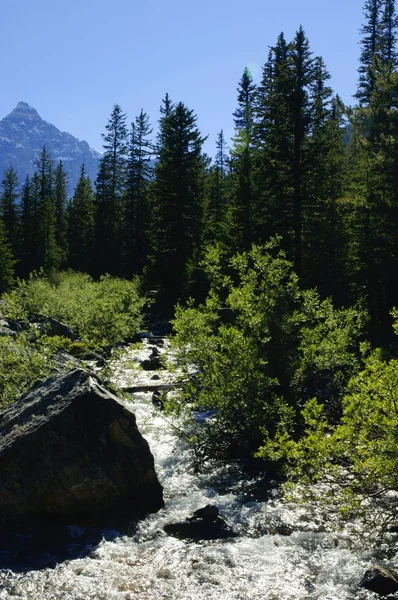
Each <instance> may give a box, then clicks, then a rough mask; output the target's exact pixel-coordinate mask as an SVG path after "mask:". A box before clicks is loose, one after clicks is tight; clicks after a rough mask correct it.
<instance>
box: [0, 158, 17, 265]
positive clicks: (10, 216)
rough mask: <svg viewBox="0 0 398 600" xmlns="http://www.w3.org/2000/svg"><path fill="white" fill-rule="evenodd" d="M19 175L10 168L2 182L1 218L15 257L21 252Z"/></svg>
mask: <svg viewBox="0 0 398 600" xmlns="http://www.w3.org/2000/svg"><path fill="white" fill-rule="evenodd" d="M18 188H19V181H18V174H17V172H16V170H15V169H14V167H10V168H9V169H7V170H6V172H5V173H4V178H3V181H2V191H1V194H0V216H1V217H2V218H3V224H4V227H5V230H6V234H7V237H8V240H9V242H10V244H11V249H12V252H13V255H14V257H16V256H17V254H18V250H19V240H20V232H19V219H18V207H17V200H18V198H19V190H18Z"/></svg>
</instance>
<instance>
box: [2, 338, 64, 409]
mask: <svg viewBox="0 0 398 600" xmlns="http://www.w3.org/2000/svg"><path fill="white" fill-rule="evenodd" d="M58 348H59V341H58V340H54V339H53V338H48V337H46V336H42V337H38V338H37V337H36V336H33V335H32V332H30V333H27V332H22V333H20V334H19V335H18V336H16V337H13V336H9V335H5V336H3V337H0V408H3V407H4V406H6V405H7V404H10V403H11V402H14V400H16V399H17V398H19V396H21V394H23V393H24V392H26V391H27V390H29V389H30V388H31V387H32V386H33V385H34V383H35V382H36V381H38V380H39V379H42V378H44V377H47V376H48V375H49V374H50V372H51V369H52V367H53V362H52V357H53V355H54V353H55V352H56V350H58Z"/></svg>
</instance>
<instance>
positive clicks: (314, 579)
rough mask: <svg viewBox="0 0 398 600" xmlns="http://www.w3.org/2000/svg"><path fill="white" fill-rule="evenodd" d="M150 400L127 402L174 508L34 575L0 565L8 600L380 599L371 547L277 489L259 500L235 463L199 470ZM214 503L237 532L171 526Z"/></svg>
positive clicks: (1, 599)
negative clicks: (334, 529) (170, 530)
mask: <svg viewBox="0 0 398 600" xmlns="http://www.w3.org/2000/svg"><path fill="white" fill-rule="evenodd" d="M150 399H151V394H148V393H141V394H134V396H133V397H132V402H129V403H128V405H129V406H130V408H131V409H132V410H133V411H134V412H135V414H136V416H137V421H138V423H139V426H140V429H141V431H142V433H143V434H144V436H145V437H146V439H147V440H148V442H149V444H150V447H151V450H152V453H153V454H154V457H155V463H156V470H157V473H158V477H159V479H160V481H161V483H162V485H163V486H164V495H165V504H166V505H165V508H164V509H162V510H161V511H159V512H158V513H157V514H155V515H150V516H149V517H147V518H146V519H145V520H143V521H142V522H141V523H140V524H139V526H138V529H137V531H136V532H135V533H134V535H132V536H131V537H129V536H120V537H117V536H115V533H114V532H113V533H112V535H109V532H105V531H104V532H103V539H102V540H101V541H100V542H99V543H95V545H94V544H93V546H92V547H88V548H86V549H85V552H84V553H83V554H84V557H82V558H75V559H73V560H66V561H64V562H61V563H59V564H56V565H55V567H54V568H44V569H41V570H30V571H27V572H25V573H18V572H14V571H12V570H3V571H0V600H9V599H21V600H22V599H23V600H54V599H57V600H63V599H70V600H91V599H92V600H94V599H95V600H113V599H114V600H122V599H123V600H132V599H134V600H135V599H138V598H139V599H140V600H154V599H156V600H160V599H168V600H170V599H176V600H205V599H206V600H209V599H214V600H216V599H223V600H260V599H261V600H265V599H266V600H318V599H319V600H321V599H322V600H337V599H338V600H352V599H359V600H365V599H367V598H369V599H370V598H374V595H372V594H371V593H369V592H366V591H364V590H361V589H359V588H358V581H359V580H360V578H361V576H362V575H363V573H364V571H365V570H366V568H367V566H368V564H369V561H370V559H371V558H372V556H371V554H370V552H368V551H367V550H366V548H365V549H358V548H355V549H352V548H350V546H349V544H348V543H347V542H345V541H344V540H343V539H340V538H338V537H336V536H332V535H330V534H328V533H326V532H325V531H324V528H323V526H322V522H321V521H320V520H319V518H316V517H314V516H313V515H310V514H308V513H307V512H306V511H305V510H304V509H303V508H302V507H298V506H294V505H291V506H290V505H288V504H286V503H284V502H283V501H282V499H281V498H280V497H279V496H278V494H275V495H274V497H272V498H271V499H269V500H267V501H265V500H258V499H256V497H255V495H254V493H248V490H249V489H250V485H251V484H252V487H253V489H255V486H256V483H257V482H256V481H255V480H253V481H252V482H244V481H243V480H242V479H241V478H240V476H239V473H238V471H236V470H235V469H234V468H233V467H232V466H229V467H228V466H227V467H219V468H217V469H213V470H209V472H208V473H204V474H199V475H198V474H196V473H195V472H194V471H193V470H192V469H191V467H190V462H189V453H188V450H187V448H185V447H184V446H183V445H182V444H181V442H179V441H178V440H177V438H176V436H175V433H174V429H173V426H172V425H171V423H170V422H169V421H168V420H167V419H165V418H164V417H163V416H162V414H161V413H160V412H159V411H157V410H156V409H154V408H153V407H152V405H151V401H150ZM220 482H221V483H220ZM209 502H210V503H214V504H216V505H217V506H218V507H219V508H220V511H221V514H222V515H223V517H224V518H225V519H226V521H227V522H228V523H229V524H230V525H232V527H233V528H234V529H235V530H236V531H237V532H238V533H239V536H238V537H236V538H234V539H228V540H222V541H206V542H196V543H194V542H190V541H185V540H184V541H183V540H178V539H175V538H173V537H169V536H167V535H166V534H165V533H164V531H163V526H164V525H165V524H166V523H167V522H169V521H173V520H183V519H185V517H187V516H188V515H189V514H191V513H192V512H193V511H194V510H196V509H197V508H199V507H201V506H203V505H205V504H208V503H209ZM281 523H283V528H281V527H280V524H281ZM278 524H279V526H278ZM71 531H72V533H73V531H74V530H73V528H72V529H71ZM281 533H283V534H284V535H282V534H281Z"/></svg>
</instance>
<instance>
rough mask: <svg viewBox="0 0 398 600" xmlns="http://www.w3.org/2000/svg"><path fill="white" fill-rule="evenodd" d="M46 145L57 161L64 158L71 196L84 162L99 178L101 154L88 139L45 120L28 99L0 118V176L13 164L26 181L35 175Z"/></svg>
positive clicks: (88, 169) (22, 179) (91, 174)
mask: <svg viewBox="0 0 398 600" xmlns="http://www.w3.org/2000/svg"><path fill="white" fill-rule="evenodd" d="M44 145H45V146H46V148H47V150H48V151H49V153H50V155H51V157H52V159H53V160H54V161H55V162H56V163H58V162H59V161H60V160H62V163H63V165H64V168H65V171H66V172H67V173H68V175H69V194H70V195H72V193H73V190H74V188H75V186H76V183H77V181H78V179H79V176H80V170H81V166H82V165H83V164H84V166H85V168H86V172H87V174H88V176H89V177H90V178H91V180H92V181H95V179H96V176H97V171H98V164H99V159H100V158H101V154H100V153H99V152H97V151H96V150H93V149H92V148H90V146H89V145H88V144H87V142H84V141H81V140H78V139H77V138H75V137H73V135H71V134H70V133H64V132H62V131H60V130H59V129H57V127H55V126H54V125H51V124H50V123H47V122H46V121H44V120H43V119H42V118H41V117H40V115H39V113H38V112H37V110H36V109H34V108H33V107H31V106H29V104H27V103H26V102H19V103H18V105H17V106H16V108H14V110H13V111H12V112H11V113H10V114H9V115H7V116H6V117H4V119H2V120H1V121H0V178H2V176H3V174H4V172H5V171H6V170H7V169H8V168H9V167H11V166H12V167H14V168H15V169H16V171H17V172H18V176H19V180H20V182H21V183H23V182H24V180H25V178H26V176H27V175H30V176H31V175H33V173H34V171H35V169H36V167H35V159H36V158H37V157H38V156H39V154H40V152H41V151H42V149H43V146H44Z"/></svg>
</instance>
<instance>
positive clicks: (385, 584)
mask: <svg viewBox="0 0 398 600" xmlns="http://www.w3.org/2000/svg"><path fill="white" fill-rule="evenodd" d="M359 586H360V587H363V588H365V589H366V590H370V591H371V592H375V593H376V594H379V596H388V595H389V594H395V592H397V591H398V574H397V573H396V572H395V571H393V570H392V569H389V568H388V567H383V566H382V565H378V564H375V565H372V566H371V567H370V568H369V569H368V570H367V571H366V572H365V575H364V576H363V578H362V580H361V581H360V583H359Z"/></svg>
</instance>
